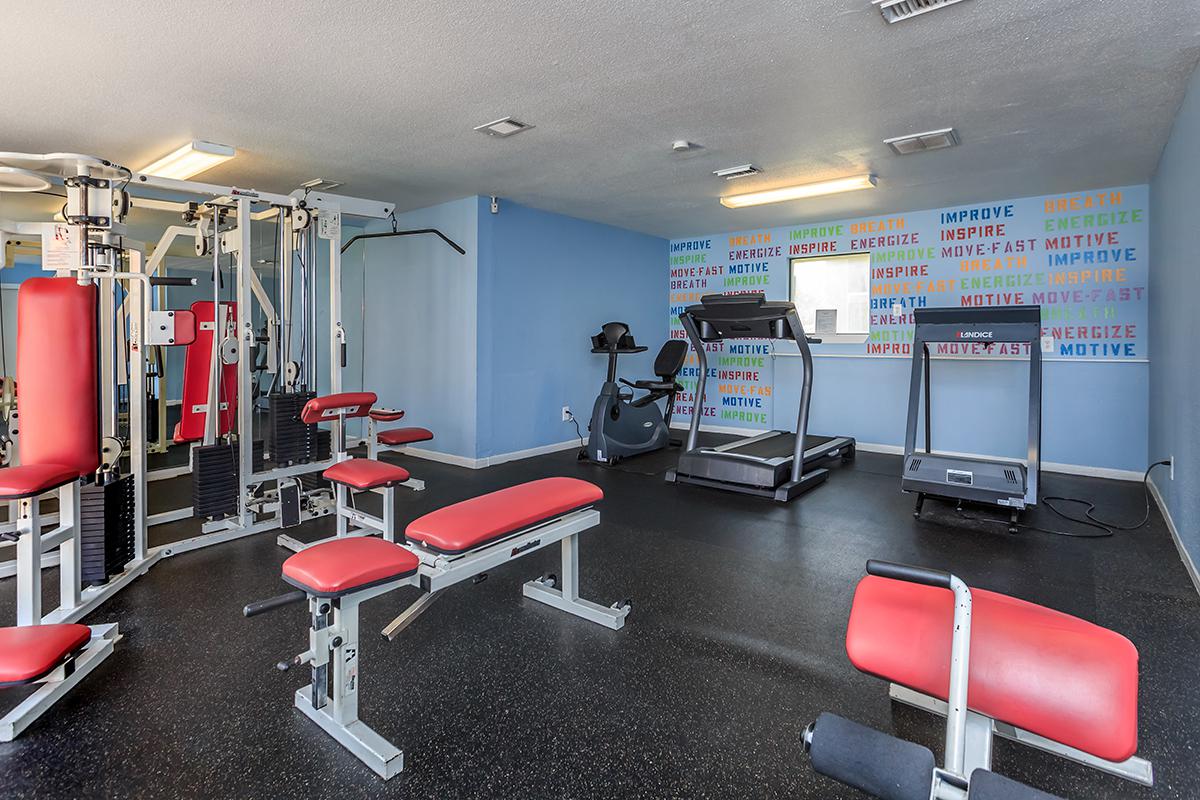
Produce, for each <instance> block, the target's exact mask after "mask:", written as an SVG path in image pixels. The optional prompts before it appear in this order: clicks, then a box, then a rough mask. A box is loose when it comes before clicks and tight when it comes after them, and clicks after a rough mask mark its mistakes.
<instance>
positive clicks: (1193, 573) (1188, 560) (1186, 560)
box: [1150, 478, 1200, 593]
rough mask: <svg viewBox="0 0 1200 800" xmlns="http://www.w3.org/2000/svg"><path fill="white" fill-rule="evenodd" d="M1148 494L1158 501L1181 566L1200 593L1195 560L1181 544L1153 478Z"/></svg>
mask: <svg viewBox="0 0 1200 800" xmlns="http://www.w3.org/2000/svg"><path fill="white" fill-rule="evenodd" d="M1150 494H1151V495H1153V497H1154V502H1156V503H1158V510H1159V511H1161V512H1162V515H1163V519H1164V520H1166V522H1167V530H1168V531H1170V532H1171V538H1172V539H1173V540H1175V549H1176V550H1178V551H1179V559H1180V560H1181V561H1183V567H1184V569H1186V570H1187V573H1188V577H1189V578H1191V579H1192V586H1193V587H1195V589H1196V592H1197V593H1200V570H1198V569H1196V562H1195V561H1193V560H1192V555H1191V553H1189V552H1188V551H1187V548H1186V547H1184V546H1183V540H1182V539H1180V538H1179V529H1178V528H1176V527H1175V520H1174V519H1173V518H1172V517H1171V511H1170V509H1168V508H1167V501H1166V500H1165V499H1164V498H1163V496H1162V492H1160V491H1159V490H1158V484H1157V483H1155V482H1154V478H1151V479H1150Z"/></svg>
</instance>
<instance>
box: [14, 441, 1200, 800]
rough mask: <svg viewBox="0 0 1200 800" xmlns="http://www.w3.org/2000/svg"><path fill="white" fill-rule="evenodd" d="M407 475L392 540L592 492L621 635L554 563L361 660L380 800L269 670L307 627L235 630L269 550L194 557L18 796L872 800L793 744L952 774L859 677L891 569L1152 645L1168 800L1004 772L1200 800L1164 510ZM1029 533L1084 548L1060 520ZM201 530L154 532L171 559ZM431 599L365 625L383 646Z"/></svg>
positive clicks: (1100, 487) (1070, 768)
mask: <svg viewBox="0 0 1200 800" xmlns="http://www.w3.org/2000/svg"><path fill="white" fill-rule="evenodd" d="M401 461H402V463H405V464H406V465H408V466H410V467H411V468H412V470H413V472H414V473H415V474H417V475H418V476H419V477H423V478H425V479H426V480H427V481H428V484H429V489H428V490H427V491H426V492H424V493H423V494H412V493H409V492H404V491H402V492H400V493H399V495H398V520H399V522H401V523H406V522H407V521H408V520H410V519H412V518H414V517H415V516H417V515H419V514H422V513H424V512H426V511H429V510H431V509H434V508H437V507H440V506H443V505H446V504H448V503H451V502H454V501H457V500H462V499H465V498H468V497H472V496H474V495H477V494H480V493H482V492H485V491H489V490H493V489H497V488H501V487H504V486H508V485H511V484H514V483H517V482H520V481H525V480H530V479H533V478H537V477H543V476H548V475H576V476H579V477H583V478H586V479H589V480H592V481H595V482H596V483H598V484H600V485H601V486H602V487H603V488H604V490H605V493H606V499H605V501H604V502H603V505H602V506H601V511H602V524H601V527H599V528H598V529H594V530H592V531H591V532H589V533H588V534H586V535H585V536H584V537H583V540H582V546H581V551H582V587H583V593H584V596H586V597H588V598H589V599H592V600H595V601H597V602H601V603H604V604H606V605H607V604H608V603H610V602H612V601H614V600H617V599H620V598H624V597H630V598H632V599H633V612H632V614H631V615H630V617H629V622H628V624H627V626H626V627H625V629H624V630H621V631H609V630H607V629H604V628H601V627H599V626H597V625H593V624H590V623H587V622H584V621H582V620H580V619H577V618H575V617H572V616H569V615H566V614H563V613H561V612H558V611H555V610H553V609H551V608H548V607H546V606H544V605H541V604H539V603H536V602H533V601H529V600H525V599H523V598H522V596H521V591H520V586H521V583H522V582H523V581H524V580H527V579H528V578H530V577H535V576H537V575H539V574H541V573H543V572H547V571H554V568H555V560H556V556H557V549H556V548H548V549H547V550H545V551H542V552H540V553H536V554H533V555H531V556H528V557H526V558H523V559H520V560H518V561H516V562H513V563H510V564H508V565H506V566H504V567H502V568H500V569H497V570H494V571H493V572H492V573H491V576H490V578H489V579H488V580H487V581H485V582H483V583H481V584H478V585H474V586H472V585H470V584H466V585H460V586H457V587H454V588H452V589H450V590H448V591H447V592H446V594H445V596H444V597H442V598H441V599H440V600H439V601H438V602H437V603H435V604H434V605H433V606H432V607H431V608H430V609H429V610H428V611H427V612H426V613H425V614H424V615H423V616H422V617H421V618H420V619H419V620H418V621H417V623H416V624H414V625H413V626H412V627H411V628H410V629H409V630H407V631H406V632H405V633H404V634H403V635H402V636H401V637H400V638H399V639H398V640H397V641H395V642H392V643H389V642H387V641H385V640H384V639H382V638H377V637H374V636H365V637H364V639H363V642H364V644H363V652H362V659H361V665H362V669H363V675H362V690H361V694H360V704H361V709H362V712H361V715H362V717H363V719H364V720H365V721H366V722H367V723H368V724H370V725H371V726H373V727H374V728H375V729H376V730H377V731H378V732H379V733H381V734H383V735H384V736H386V737H387V738H388V739H390V740H391V741H392V742H394V743H395V744H396V745H397V746H398V747H400V748H401V749H403V750H404V751H405V770H404V772H403V773H401V774H400V775H399V776H397V777H396V778H394V779H393V780H391V781H389V782H387V783H384V782H383V781H381V780H379V779H378V778H376V776H375V775H374V774H373V773H372V772H370V770H368V769H367V768H366V767H365V766H364V765H362V764H361V763H360V762H359V761H358V760H357V759H355V758H354V757H353V756H352V755H350V753H349V752H347V751H346V750H344V749H343V748H342V747H341V746H339V745H338V744H336V743H335V742H334V741H333V740H332V739H330V738H328V737H327V736H326V735H325V734H324V733H323V732H321V731H320V730H319V729H318V728H317V727H316V726H315V725H313V724H312V723H310V722H309V721H308V720H307V719H306V718H305V717H304V716H302V715H301V714H300V712H299V711H296V710H295V709H294V708H293V707H292V694H293V692H294V691H295V690H296V688H297V687H299V686H301V685H302V684H304V683H305V681H306V676H307V670H297V671H292V672H288V673H279V672H277V671H276V670H275V669H274V668H273V665H274V664H275V662H276V661H278V660H280V659H282V658H286V657H290V656H292V655H294V654H295V653H297V652H299V651H301V650H303V649H305V647H306V638H305V632H306V622H307V620H306V614H305V611H304V609H303V607H302V606H291V607H288V608H285V609H282V610H280V611H277V612H275V613H272V614H267V615H263V616H260V617H256V618H254V619H251V620H247V619H244V618H243V617H242V615H241V613H240V610H241V607H242V606H243V604H245V603H246V602H247V601H250V600H254V599H259V598H264V597H267V596H270V595H273V594H277V593H279V592H282V591H284V590H285V589H286V588H287V587H285V586H284V585H283V584H282V583H281V582H280V580H279V577H278V576H279V566H280V564H281V563H282V562H283V560H284V558H285V557H286V556H287V555H288V553H287V552H286V551H284V550H282V549H280V548H278V547H277V546H276V545H275V535H274V534H273V533H271V534H262V535H258V536H254V537H250V538H247V539H243V540H240V541H236V542H231V543H228V544H223V545H220V546H217V547H211V548H208V549H206V550H200V551H196V552H193V553H189V554H185V555H180V556H178V557H174V558H171V559H168V560H166V561H164V562H162V563H161V564H159V565H158V566H156V567H154V568H153V569H152V570H151V572H150V573H149V574H148V575H147V576H145V577H143V578H141V579H140V580H138V581H136V582H135V583H134V584H133V585H132V586H131V587H129V588H128V589H126V590H125V591H124V592H123V593H121V594H120V595H118V596H117V597H116V598H115V599H113V600H111V601H110V602H109V603H108V604H107V605H105V606H104V607H102V608H101V609H100V610H99V611H98V612H96V613H95V614H93V615H92V616H91V617H90V618H89V620H88V621H89V622H108V621H115V622H119V623H120V626H121V631H122V632H123V634H124V636H125V638H124V639H123V640H122V641H121V642H120V644H119V645H118V647H117V651H116V653H115V654H114V655H113V657H111V658H109V659H108V660H107V661H106V662H105V663H104V664H102V665H101V666H100V667H99V668H98V669H97V670H96V672H94V673H93V674H92V675H91V676H89V677H88V678H87V679H86V680H85V681H84V682H83V683H82V684H81V685H80V686H79V687H78V688H77V689H76V691H74V692H73V693H72V694H71V695H69V696H68V697H67V698H66V699H65V700H64V701H62V702H60V703H59V704H58V705H57V706H56V707H54V708H53V709H51V710H50V711H49V712H48V713H47V714H46V715H45V716H44V717H43V718H42V719H41V720H40V721H39V722H38V723H36V724H35V725H34V726H33V727H32V728H30V729H29V730H28V731H27V732H26V733H25V734H24V735H23V736H21V737H20V738H19V739H18V740H17V741H16V742H14V743H11V744H5V745H0V796H2V797H4V798H6V800H7V799H8V798H27V797H28V798H33V797H36V798H39V799H40V800H49V798H94V797H163V798H193V797H195V798H199V797H205V798H213V797H222V798H223V797H236V798H302V797H321V798H336V799H337V800H350V798H360V797H362V798H366V797H371V798H376V797H398V798H399V797H403V798H439V799H444V798H627V797H639V798H643V797H644V798H676V797H678V798H743V797H745V798H758V797H763V798H784V797H787V798H852V797H858V796H859V795H857V794H856V793H855V792H853V791H850V790H848V789H846V788H844V787H841V786H839V785H836V784H834V783H832V782H830V781H827V780H825V779H823V778H820V777H817V776H816V775H814V774H813V773H812V771H811V770H810V769H809V766H808V764H807V763H806V759H805V757H804V756H803V755H802V753H801V747H800V734H801V731H802V730H803V728H804V726H805V725H807V724H808V723H809V722H810V721H811V720H813V719H814V718H815V717H816V716H817V714H819V713H820V712H821V711H824V710H832V711H836V712H838V713H841V714H843V715H845V716H848V717H850V718H852V719H855V720H858V721H860V722H863V723H866V724H869V725H873V726H876V727H878V728H881V729H883V730H885V731H889V732H892V733H896V734H898V735H901V736H904V737H906V738H910V739H913V740H915V741H918V742H921V743H922V744H925V745H928V746H930V747H932V748H933V749H934V750H935V752H939V751H940V740H941V736H942V724H941V722H940V721H939V720H935V719H934V718H933V717H930V716H927V715H925V714H923V713H921V712H918V711H915V710H912V709H908V708H904V707H900V706H894V705H893V704H892V703H891V702H889V700H888V697H887V687H886V686H885V684H884V683H883V682H881V681H879V680H876V679H874V678H870V677H868V676H865V675H861V674H859V673H857V672H856V671H855V670H854V669H853V668H852V667H851V666H850V664H849V663H848V661H847V659H846V655H845V651H844V649H843V635H844V633H845V624H846V614H847V611H848V606H849V603H850V599H851V595H852V592H853V589H854V585H855V583H856V581H857V580H858V578H859V577H860V576H861V575H862V571H863V564H864V562H865V561H866V560H867V559H868V558H870V557H878V558H889V559H895V560H901V561H908V562H912V563H918V564H925V565H930V566H935V567H942V568H947V569H952V570H954V571H955V572H957V573H958V574H959V575H961V576H962V577H963V578H965V579H966V580H967V582H968V583H970V584H972V585H976V586H980V587H986V588H990V589H995V590H998V591H1002V592H1007V593H1011V594H1015V595H1017V596H1020V597H1023V598H1025V599H1027V600H1030V601H1033V602H1037V603H1044V604H1046V605H1049V606H1052V607H1054V608H1058V609H1061V610H1063V611H1066V612H1069V613H1072V614H1077V615H1079V616H1082V617H1084V618H1086V619H1089V620H1093V621H1095V622H1097V623H1099V624H1101V625H1105V626H1108V627H1111V628H1113V629H1115V630H1117V631H1120V632H1121V633H1123V634H1125V635H1127V636H1128V637H1130V638H1131V639H1132V640H1133V641H1134V643H1135V644H1137V646H1138V647H1139V649H1140V651H1141V656H1142V679H1141V747H1140V753H1141V755H1142V756H1144V757H1147V758H1149V759H1151V760H1152V761H1153V762H1154V767H1155V772H1156V775H1157V779H1158V785H1157V786H1156V787H1155V788H1154V789H1145V788H1141V787H1138V786H1134V785H1132V784H1129V783H1125V782H1122V781H1119V780H1118V779H1116V778H1113V777H1109V776H1105V775H1101V774H1099V773H1097V772H1094V771H1090V770H1088V769H1086V768H1084V767H1081V766H1077V765H1074V764H1071V763H1068V762H1065V761H1062V760H1058V759H1055V758H1052V757H1050V756H1047V755H1042V754H1039V753H1036V752H1033V751H1031V750H1028V749H1025V748H1021V747H1018V746H1016V745H1013V744H1010V743H1008V742H1005V741H997V744H996V757H995V768H996V770H997V771H999V772H1003V773H1005V774H1007V775H1009V776H1011V777H1013V778H1016V779H1018V780H1021V781H1024V782H1026V783H1029V784H1031V785H1034V786H1037V787H1038V788H1041V789H1044V790H1047V791H1051V792H1054V793H1057V794H1060V795H1064V796H1067V797H1072V798H1088V800H1101V799H1102V798H1196V797H1200V674H1198V672H1197V668H1196V663H1197V654H1198V653H1200V598H1198V597H1197V594H1196V591H1195V589H1193V587H1192V585H1191V583H1190V582H1189V580H1188V577H1187V575H1186V573H1185V571H1184V568H1183V566H1182V565H1181V563H1180V560H1179V557H1178V555H1177V553H1176V551H1175V547H1174V545H1173V544H1172V542H1171V540H1170V537H1169V535H1168V533H1167V531H1166V529H1165V527H1164V525H1163V522H1162V520H1161V518H1160V517H1159V516H1158V514H1157V511H1155V512H1154V514H1153V516H1152V521H1151V524H1150V525H1148V526H1147V527H1146V528H1144V529H1142V530H1139V531H1136V532H1133V533H1120V534H1118V535H1117V536H1116V537H1115V538H1112V539H1102V540H1076V539H1066V538H1062V537H1055V536H1049V535H1046V534H1044V533H1038V532H1026V533H1023V534H1021V535H1018V536H1010V535H1008V534H1007V533H1005V530H1004V526H1003V525H994V524H985V523H980V522H975V521H964V520H961V519H956V518H955V512H954V511H953V509H952V508H950V507H948V506H944V505H938V504H935V503H929V504H927V505H926V516H927V517H928V518H927V519H923V520H921V521H916V520H914V519H913V517H912V516H911V513H910V512H911V508H912V498H911V497H909V496H907V495H903V494H901V493H900V491H899V489H898V479H897V477H896V475H897V474H898V470H899V464H900V461H899V459H898V458H897V457H893V456H880V455H873V454H869V453H860V454H859V457H858V460H857V461H856V462H854V463H852V464H849V465H846V466H844V467H840V468H835V469H834V471H833V474H832V475H831V476H830V479H829V481H828V483H827V484H826V485H824V486H822V487H819V488H818V489H817V490H816V491H814V492H813V493H811V494H809V495H807V496H806V497H804V498H802V499H801V500H799V501H797V502H795V503H793V504H791V505H788V506H780V505H776V504H774V503H771V502H769V501H763V500H760V499H758V498H752V497H744V496H740V495H733V494H726V493H719V492H713V491H708V490H704V489H700V488H695V487H681V486H672V485H668V484H665V483H664V482H663V481H662V479H661V477H658V476H654V475H653V474H652V473H654V472H656V471H659V470H661V469H662V468H664V467H665V465H666V464H667V463H669V458H663V456H662V455H654V456H647V457H645V459H644V460H640V461H630V462H628V464H627V465H625V469H602V468H599V467H595V466H592V465H588V464H579V463H576V461H575V460H574V452H564V453H558V454H554V455H549V456H544V457H540V458H536V459H531V460H526V461H520V462H515V463H510V464H505V465H502V466H498V467H493V468H491V469H487V470H482V471H475V472H473V471H469V470H465V469H459V468H455V467H449V466H445V465H441V464H435V463H432V462H426V461H416V460H412V459H401ZM642 472H645V473H651V474H639V473H642ZM155 491H156V492H158V493H160V494H161V493H163V492H169V491H178V492H181V493H182V492H186V485H185V486H184V487H182V488H180V487H175V488H174V489H172V488H171V487H169V486H166V485H163V486H158V487H156V488H155ZM1045 491H1046V492H1047V493H1052V494H1070V495H1081V496H1087V497H1091V498H1095V499H1097V500H1098V501H1099V502H1100V513H1101V514H1105V515H1108V516H1122V517H1124V518H1126V519H1136V518H1137V517H1139V516H1140V515H1141V512H1142V508H1143V505H1142V503H1143V500H1142V497H1143V495H1142V490H1141V488H1140V487H1139V486H1137V485H1135V484H1129V483H1114V482H1105V481H1100V480H1095V479H1084V478H1072V477H1066V476H1061V475H1053V474H1048V475H1046V476H1045ZM156 504H157V503H156ZM972 514H975V515H982V514H983V512H972ZM1032 520H1033V521H1034V522H1037V523H1039V524H1043V525H1046V526H1047V527H1052V526H1059V527H1061V526H1065V525H1066V523H1060V522H1059V521H1058V520H1056V519H1055V518H1054V517H1052V516H1050V515H1049V514H1048V513H1047V512H1045V511H1044V509H1039V510H1038V512H1037V513H1036V514H1034V515H1033V516H1032ZM186 527H187V525H186V524H184V525H180V526H173V528H174V530H170V529H155V532H154V540H155V541H156V542H158V541H161V540H162V538H163V537H164V536H171V535H176V536H177V535H180V533H181V531H182V532H186V531H184V530H183V529H185V528H186ZM317 533H318V528H317V527H312V528H311V535H313V536H315V535H316V534H317ZM53 577H54V576H51V575H48V576H47V578H48V581H49V580H52V579H53ZM15 590H16V587H15V581H14V580H12V579H7V580H3V581H0V619H4V620H10V619H12V618H13V614H14V608H13V605H14V593H15ZM414 591H415V590H411V589H410V590H406V591H403V592H396V593H393V594H391V595H386V596H384V597H382V598H379V599H376V600H373V601H371V602H369V603H367V604H366V605H365V607H364V610H363V628H364V631H372V630H377V629H379V628H381V627H382V626H383V625H384V624H385V623H386V622H388V621H389V620H390V619H391V618H392V617H393V616H395V615H396V614H397V613H398V612H399V611H400V610H401V609H402V608H403V607H404V606H405V605H406V604H407V603H408V602H410V601H411V600H412V599H413V592H414ZM21 691H22V690H10V691H8V692H5V693H3V694H0V703H3V704H4V705H5V707H7V706H8V705H9V704H11V703H13V702H15V701H16V700H17V699H18V698H19V697H20V696H21ZM1064 691H1069V687H1066V686H1064ZM939 757H940V756H939Z"/></svg>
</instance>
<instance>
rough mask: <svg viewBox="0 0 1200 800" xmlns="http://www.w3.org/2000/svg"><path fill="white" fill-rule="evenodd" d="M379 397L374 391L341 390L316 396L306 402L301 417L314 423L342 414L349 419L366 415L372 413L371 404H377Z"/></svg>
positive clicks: (307, 421) (335, 417)
mask: <svg viewBox="0 0 1200 800" xmlns="http://www.w3.org/2000/svg"><path fill="white" fill-rule="evenodd" d="M378 399H379V398H378V397H377V396H376V394H375V393H374V392H341V393H340V394H327V395H325V396H324V397H314V398H313V399H312V400H309V401H308V402H307V403H305V404H304V408H303V409H301V411H300V419H302V420H304V421H305V422H306V423H308V424H309V425H312V424H314V423H317V422H324V421H325V420H332V419H337V418H338V417H339V416H342V415H344V416H345V417H346V418H347V419H350V418H352V417H365V416H366V415H367V414H369V413H371V406H373V405H375V401H376V400H378Z"/></svg>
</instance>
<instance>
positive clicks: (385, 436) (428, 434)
mask: <svg viewBox="0 0 1200 800" xmlns="http://www.w3.org/2000/svg"><path fill="white" fill-rule="evenodd" d="M432 438H433V431H431V430H429V429H428V428H392V429H391V430H390V431H380V433H379V443H380V444H386V445H390V446H397V445H402V444H412V443H413V442H428V441H429V440H430V439H432Z"/></svg>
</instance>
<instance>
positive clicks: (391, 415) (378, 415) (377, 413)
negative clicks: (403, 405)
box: [370, 408, 404, 422]
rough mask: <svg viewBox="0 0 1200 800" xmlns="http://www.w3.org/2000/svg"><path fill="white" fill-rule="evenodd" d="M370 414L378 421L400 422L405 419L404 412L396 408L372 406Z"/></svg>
mask: <svg viewBox="0 0 1200 800" xmlns="http://www.w3.org/2000/svg"><path fill="white" fill-rule="evenodd" d="M370 416H371V419H373V420H375V421H376V422H398V421H399V420H402V419H404V412H403V411H401V410H399V409H396V408H372V409H371V414H370Z"/></svg>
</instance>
